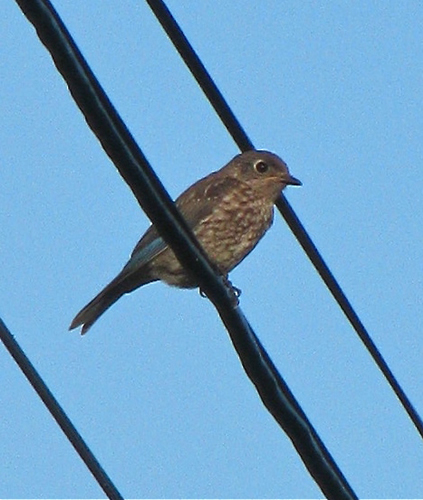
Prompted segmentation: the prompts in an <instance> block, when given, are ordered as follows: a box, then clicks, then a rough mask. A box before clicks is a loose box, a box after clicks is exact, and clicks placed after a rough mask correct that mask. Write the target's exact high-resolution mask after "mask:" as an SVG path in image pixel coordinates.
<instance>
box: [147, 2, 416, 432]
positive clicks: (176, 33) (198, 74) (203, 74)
mask: <svg viewBox="0 0 423 500" xmlns="http://www.w3.org/2000/svg"><path fill="white" fill-rule="evenodd" d="M146 2H147V4H148V5H149V6H150V8H151V10H152V11H153V13H154V15H155V16H156V17H157V19H158V21H159V23H160V24H161V25H162V27H163V29H164V30H165V31H166V34H167V35H168V37H169V38H170V40H171V41H172V43H173V45H174V46H175V48H176V50H177V51H178V53H179V54H180V56H181V57H182V59H183V60H184V62H185V64H186V65H187V66H188V68H189V70H190V71H191V73H192V75H193V76H194V78H195V79H196V81H197V83H198V84H199V86H200V87H201V90H202V91H203V92H204V94H205V95H206V97H207V99H208V100H209V102H210V104H211V105H212V107H213V108H214V110H215V111H216V113H217V114H218V115H219V117H220V119H221V120H222V122H223V124H224V126H225V127H226V129H227V130H228V132H229V134H230V135H231V136H232V138H233V139H234V141H235V142H236V144H237V145H238V147H239V148H240V149H241V151H247V150H249V149H254V146H253V143H252V142H251V140H250V138H249V137H248V136H247V134H246V132H245V130H244V129H243V127H242V126H241V124H240V122H239V121H238V119H237V118H236V116H235V115H234V113H233V111H232V109H231V108H230V107H229V105H228V103H227V102H226V100H225V98H224V97H223V95H222V93H221V92H220V90H219V89H218V88H217V86H216V84H215V83H214V80H213V79H212V77H211V76H210V74H209V72H208V71H207V69H206V68H205V66H204V64H203V63H202V62H201V60H200V58H199V57H198V55H197V53H196V52H195V50H194V49H193V47H192V45H191V44H190V42H189V41H188V39H187V37H186V36H185V35H184V33H183V31H182V30H181V28H180V27H179V25H178V23H177V22H176V20H175V18H174V17H173V15H172V14H171V12H170V11H169V9H168V8H167V6H166V4H165V3H164V2H163V1H162V0H146ZM276 206H277V208H278V209H279V211H280V213H281V214H282V216H283V218H284V219H285V221H286V222H287V224H288V226H289V228H290V229H291V231H292V232H293V233H294V235H295V237H296V238H297V240H298V242H299V243H300V245H301V247H302V248H303V250H304V251H305V253H306V254H307V256H308V258H309V259H310V260H311V262H312V264H313V266H314V267H315V268H316V270H317V272H318V273H319V275H320V276H321V278H322V280H323V281H324V283H325V285H326V286H327V288H328V289H329V291H330V293H331V294H332V296H333V297H334V299H335V300H336V302H337V303H338V305H339V307H340V308H341V309H342V311H343V312H344V314H345V316H346V317H347V319H348V321H349V322H350V323H351V325H352V327H353V328H354V330H355V331H356V333H357V334H358V336H359V338H360V340H361V341H362V342H363V344H364V345H365V347H366V349H367V350H368V352H369V353H370V355H371V357H372V358H373V360H374V362H375V363H376V365H377V366H378V367H379V369H380V370H381V372H382V373H383V375H384V376H385V378H386V380H387V381H388V383H389V385H390V386H391V388H392V390H393V391H394V393H395V394H396V396H397V397H398V399H399V400H400V402H401V404H402V406H403V407H404V409H405V411H406V412H407V414H408V416H409V417H410V419H411V421H412V422H413V424H414V425H415V427H416V429H417V431H418V432H419V434H420V436H421V437H422V438H423V421H422V419H421V418H420V415H419V414H418V412H417V410H416V409H415V408H414V406H413V404H412V403H411V401H410V400H409V398H408V396H407V395H406V394H405V392H404V390H403V389H402V387H401V385H400V384H399V382H398V381H397V379H396V377H395V375H394V374H393V373H392V371H391V369H390V368H389V366H388V364H387V363H386V361H385V359H384V358H383V356H382V354H381V353H380V351H379V349H378V348H377V346H376V344H375V343H374V342H373V340H372V338H371V337H370V334H369V333H368V331H367V329H366V328H365V326H364V324H363V323H362V321H361V320H360V318H359V317H358V315H357V313H356V312H355V310H354V309H353V307H352V305H351V303H350V301H349V300H348V298H347V297H346V295H345V293H344V292H343V290H342V288H341V287H340V285H339V284H338V282H337V281H336V279H335V276H334V275H333V274H332V272H331V270H330V269H329V267H328V266H327V264H326V262H325V261H324V260H323V257H322V256H321V254H320V252H319V251H318V250H317V248H316V246H315V244H314V243H313V241H312V240H311V238H310V236H309V235H308V233H307V231H306V230H305V228H304V226H303V224H302V223H301V221H300V220H299V219H298V217H297V215H296V214H295V212H294V210H293V209H292V207H291V205H290V204H289V202H288V200H287V199H286V198H285V196H284V195H283V193H282V194H281V196H280V198H279V199H278V201H277V202H276Z"/></svg>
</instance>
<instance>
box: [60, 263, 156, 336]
mask: <svg viewBox="0 0 423 500" xmlns="http://www.w3.org/2000/svg"><path fill="white" fill-rule="evenodd" d="M133 278H135V277H134V276H128V275H127V274H126V273H121V274H119V275H118V276H116V278H115V279H114V280H113V281H111V282H110V283H109V284H108V285H107V286H106V287H105V288H104V289H103V290H102V291H101V292H100V293H99V294H98V295H97V296H96V297H94V298H93V300H92V301H91V302H89V303H88V304H87V305H86V306H85V307H84V308H83V309H81V311H79V313H78V314H77V315H76V316H75V318H74V319H73V321H72V323H71V324H70V327H69V330H73V329H74V328H77V327H78V326H81V325H82V328H81V335H84V333H87V331H88V330H89V329H90V328H91V326H92V325H93V324H94V323H95V322H96V321H97V320H98V318H99V317H100V316H101V315H102V314H103V313H104V312H105V311H107V309H108V308H109V307H110V306H111V305H113V304H114V303H115V302H116V301H117V300H118V299H119V298H120V297H122V295H124V294H125V293H128V292H131V291H132V290H134V289H135V288H138V287H139V286H141V285H145V284H146V283H149V282H150V281H153V280H150V279H148V280H142V281H140V280H139V279H138V280H136V279H135V280H134V279H133Z"/></svg>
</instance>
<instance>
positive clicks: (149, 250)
mask: <svg viewBox="0 0 423 500" xmlns="http://www.w3.org/2000/svg"><path fill="white" fill-rule="evenodd" d="M215 176H216V173H212V174H210V175H208V176H207V177H205V178H204V179H201V180H200V181H198V182H196V183H195V184H193V185H192V186H191V187H190V188H188V189H187V190H186V191H185V192H184V193H182V194H181V195H180V196H179V197H178V199H177V200H176V202H175V203H176V206H177V207H178V209H179V210H180V211H181V213H182V215H183V217H184V219H185V221H186V222H187V224H188V226H189V227H190V228H195V227H196V226H197V225H198V224H200V223H201V222H202V221H204V220H205V219H207V217H209V216H210V215H211V214H212V212H213V209H214V208H215V207H216V206H217V205H218V204H219V201H220V200H221V199H222V198H223V197H224V196H225V195H226V194H227V193H228V192H230V191H231V190H233V189H236V186H237V185H238V184H239V182H240V181H238V180H237V179H235V178H233V177H222V178H219V177H217V178H214V177H215ZM166 248H167V243H166V242H165V241H164V240H163V238H162V237H161V236H160V235H159V233H158V232H157V229H156V228H155V227H154V226H150V227H149V229H148V230H147V231H146V233H145V234H144V236H143V237H142V238H141V239H140V241H139V242H138V243H137V245H136V246H135V248H134V250H133V252H132V254H131V258H130V260H129V262H128V263H127V264H126V266H125V268H124V269H126V270H128V271H130V270H132V269H133V268H134V267H135V268H137V269H139V268H140V267H141V266H143V265H145V264H147V262H149V261H151V259H153V258H154V257H157V255H159V254H160V253H161V252H163V251H164V250H166Z"/></svg>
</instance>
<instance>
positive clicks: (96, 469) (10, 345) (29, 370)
mask: <svg viewBox="0 0 423 500" xmlns="http://www.w3.org/2000/svg"><path fill="white" fill-rule="evenodd" d="M0 338H1V340H2V342H3V344H4V345H5V346H6V349H7V350H8V351H9V353H10V355H11V356H12V357H13V359H14V360H15V361H16V363H17V365H18V366H19V368H20V369H21V370H22V371H23V373H24V374H25V376H26V378H27V379H28V381H29V383H30V384H31V385H32V387H33V388H34V389H35V391H36V393H37V394H38V396H39V397H40V398H41V400H42V401H43V403H44V404H45V405H46V407H47V409H48V410H49V412H50V413H51V414H52V416H53V418H54V419H55V420H56V422H57V423H58V425H59V427H60V428H61V429H62V431H63V432H64V433H65V436H66V437H67V438H68V439H69V441H70V442H71V443H72V446H73V447H74V448H75V450H76V452H77V453H78V455H79V456H80V457H81V458H82V460H83V461H84V463H85V465H86V466H87V467H88V469H89V470H90V471H91V473H92V475H93V476H94V477H95V479H96V480H97V482H98V484H99V485H100V487H101V488H102V489H103V491H104V493H105V494H106V495H107V496H108V497H109V498H110V499H111V500H123V497H122V495H121V494H120V493H119V491H118V490H117V489H116V486H115V485H114V484H113V483H112V480H111V479H110V478H109V476H108V475H107V474H106V472H105V470H104V469H103V467H102V466H101V465H100V463H99V462H98V460H97V459H96V458H95V456H94V454H93V452H92V451H91V450H90V449H89V448H88V446H87V444H86V443H85V441H84V440H83V439H82V437H81V435H80V434H79V432H78V431H77V430H76V428H75V426H74V425H73V424H72V422H71V421H70V420H69V417H68V416H67V415H66V413H65V412H64V411H63V409H62V407H61V406H60V404H59V403H58V401H57V399H56V398H55V397H54V396H53V394H52V393H51V391H50V390H49V388H48V387H47V385H46V384H45V382H44V381H43V379H42V378H41V377H40V375H39V374H38V372H37V370H36V369H35V368H34V365H33V364H32V363H31V361H30V360H29V359H28V358H27V356H26V355H25V353H24V352H23V350H22V349H21V347H20V346H19V344H18V343H17V342H16V340H15V339H14V337H13V335H12V334H11V333H10V331H9V330H8V328H7V327H6V325H5V324H4V323H3V321H2V320H1V319H0Z"/></svg>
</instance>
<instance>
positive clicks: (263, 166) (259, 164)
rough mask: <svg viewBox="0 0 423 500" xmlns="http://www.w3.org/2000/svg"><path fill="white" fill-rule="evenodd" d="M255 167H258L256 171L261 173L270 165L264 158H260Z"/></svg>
mask: <svg viewBox="0 0 423 500" xmlns="http://www.w3.org/2000/svg"><path fill="white" fill-rule="evenodd" d="M254 168H255V169H256V172H258V173H259V174H264V173H265V172H267V171H268V170H269V165H268V164H267V163H265V162H264V161H263V160H259V161H258V162H257V163H256V164H255V165H254Z"/></svg>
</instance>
